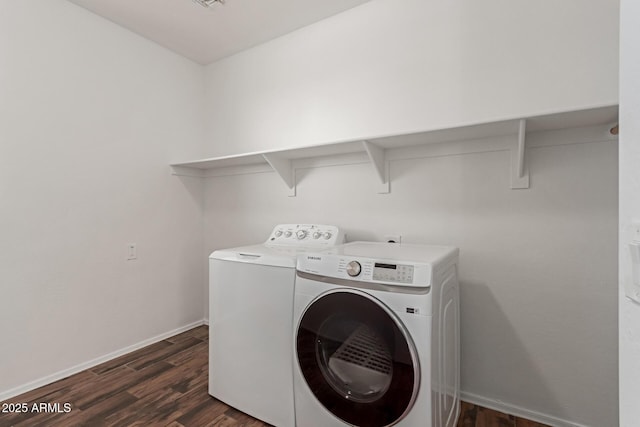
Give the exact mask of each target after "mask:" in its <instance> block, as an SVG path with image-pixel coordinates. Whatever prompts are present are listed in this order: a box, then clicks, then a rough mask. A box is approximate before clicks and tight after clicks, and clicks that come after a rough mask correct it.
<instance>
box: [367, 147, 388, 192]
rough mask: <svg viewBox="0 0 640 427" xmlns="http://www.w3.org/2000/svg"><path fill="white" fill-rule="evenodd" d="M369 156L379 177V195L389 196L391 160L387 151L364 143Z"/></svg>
mask: <svg viewBox="0 0 640 427" xmlns="http://www.w3.org/2000/svg"><path fill="white" fill-rule="evenodd" d="M362 145H363V146H364V149H365V151H366V152H367V156H369V160H370V161H371V164H372V165H373V168H374V169H375V171H376V174H377V175H378V179H379V184H378V194H388V193H390V192H391V186H390V180H389V160H387V156H386V154H385V150H384V148H382V147H379V146H377V145H375V144H373V143H371V142H369V141H362Z"/></svg>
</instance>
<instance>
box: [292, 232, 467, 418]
mask: <svg viewBox="0 0 640 427" xmlns="http://www.w3.org/2000/svg"><path fill="white" fill-rule="evenodd" d="M457 262H458V249H457V248H452V247H442V246H424V245H408V244H389V243H370V242H354V243H347V244H345V245H342V246H338V247H337V248H336V249H334V250H331V251H329V252H325V253H317V254H311V253H309V254H304V255H300V256H299V257H298V265H297V277H296V287H295V300H294V314H293V317H294V334H293V335H294V344H295V349H294V373H293V377H294V392H295V409H296V425H297V426H298V427H344V426H359V427H382V426H392V425H396V426H402V427H454V426H455V425H456V423H457V419H458V416H459V412H460V386H459V382H460V380H459V378H460V344H459V342H460V338H459V336H460V333H459V330H460V329H459V289H458V278H457Z"/></svg>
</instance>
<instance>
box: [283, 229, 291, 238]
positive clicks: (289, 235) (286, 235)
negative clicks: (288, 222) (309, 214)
mask: <svg viewBox="0 0 640 427" xmlns="http://www.w3.org/2000/svg"><path fill="white" fill-rule="evenodd" d="M291 234H293V233H291V230H287V231H285V232H284V237H291Z"/></svg>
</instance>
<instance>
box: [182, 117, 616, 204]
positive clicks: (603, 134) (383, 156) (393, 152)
mask: <svg viewBox="0 0 640 427" xmlns="http://www.w3.org/2000/svg"><path fill="white" fill-rule="evenodd" d="M617 120H618V107H617V105H612V106H605V107H600V108H593V109H586V110H579V111H571V112H563V113H557V114H549V115H544V116H536V117H529V118H521V119H514V120H504V121H496V122H491V123H481V124H475V125H469V126H460V127H455V128H449V129H437V130H430V131H424V132H415V133H409V134H404V135H393V136H382V137H377V138H365V139H362V140H356V141H343V142H332V143H327V144H319V145H314V146H307V147H299V148H289V149H281V150H271V151H260V152H253V153H246V154H237V155H231V156H222V157H213V158H207V159H201V160H194V161H188V162H179V163H173V164H171V168H172V173H173V174H174V175H178V176H195V177H202V178H206V177H215V176H224V175H237V174H247V173H262V172H276V173H277V174H278V176H279V177H280V178H281V180H282V181H283V182H284V184H285V186H286V187H287V189H288V191H289V196H295V195H296V184H297V182H296V169H300V168H306V167H314V166H327V165H335V164H355V163H370V164H371V165H372V169H373V173H372V175H373V178H374V179H375V182H376V189H377V192H378V193H389V192H390V191H391V182H390V181H391V180H390V175H389V165H390V162H391V161H394V160H400V159H408V158H417V157H433V156H444V155H454V154H465V153H473V152H484V151H501V150H508V151H509V152H510V161H511V182H510V186H511V188H513V189H523V188H529V169H528V167H527V161H526V160H527V159H526V148H527V147H528V146H529V142H528V141H529V139H530V138H529V137H530V136H531V135H535V134H536V133H538V132H547V131H559V130H562V129H571V128H585V129H587V128H588V129H589V130H588V132H587V134H588V135H585V137H587V138H589V137H591V138H599V139H600V140H604V139H616V138H617V134H613V133H612V132H610V130H611V129H612V128H613V127H614V126H616V125H617Z"/></svg>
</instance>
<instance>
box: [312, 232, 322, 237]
mask: <svg viewBox="0 0 640 427" xmlns="http://www.w3.org/2000/svg"><path fill="white" fill-rule="evenodd" d="M320 236H322V233H321V232H319V231H316V232H315V233H313V238H314V239H319V238H320Z"/></svg>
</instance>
